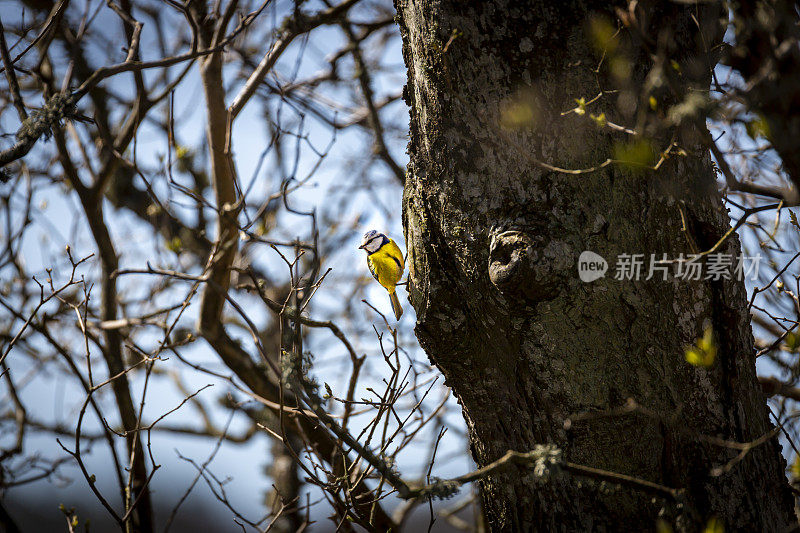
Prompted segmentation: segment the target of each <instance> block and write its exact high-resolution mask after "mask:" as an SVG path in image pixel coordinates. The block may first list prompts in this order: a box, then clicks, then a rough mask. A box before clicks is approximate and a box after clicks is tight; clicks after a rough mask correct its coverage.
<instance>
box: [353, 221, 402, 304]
mask: <svg viewBox="0 0 800 533" xmlns="http://www.w3.org/2000/svg"><path fill="white" fill-rule="evenodd" d="M359 248H360V249H361V250H364V251H365V252H367V266H368V267H369V271H370V272H371V273H372V277H373V278H375V279H376V280H377V281H378V283H380V284H381V285H383V288H384V289H386V290H387V291H389V301H390V302H392V311H394V316H395V318H396V319H397V320H400V317H401V316H402V315H403V308H402V307H401V306H400V300H398V299H397V293H395V286H396V285H397V283H398V282H399V281H400V279H401V278H402V277H403V272H404V271H405V261H404V259H403V252H401V251H400V247H399V246H397V243H395V242H394V241H393V240H392V239H390V238H389V237H387V236H386V235H384V234H383V233H380V232H379V231H375V230H370V231H368V232H366V233H365V234H364V238H363V239H361V246H359Z"/></svg>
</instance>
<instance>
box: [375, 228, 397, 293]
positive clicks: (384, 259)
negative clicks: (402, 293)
mask: <svg viewBox="0 0 800 533" xmlns="http://www.w3.org/2000/svg"><path fill="white" fill-rule="evenodd" d="M367 262H368V263H369V269H370V271H371V272H372V275H373V276H375V279H376V280H378V283H380V284H381V285H383V286H384V288H385V289H386V290H387V291H389V292H390V293H392V292H394V289H395V285H397V283H398V282H399V281H400V280H401V279H402V277H403V271H404V270H405V264H404V261H403V252H401V251H400V248H399V247H398V246H397V244H396V243H395V242H394V241H393V240H392V239H389V242H387V243H386V244H384V245H383V246H381V247H380V248H378V251H377V252H374V253H371V254H370V255H368V256H367Z"/></svg>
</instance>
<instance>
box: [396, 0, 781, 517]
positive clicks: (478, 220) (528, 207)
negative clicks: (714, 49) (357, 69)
mask: <svg viewBox="0 0 800 533" xmlns="http://www.w3.org/2000/svg"><path fill="white" fill-rule="evenodd" d="M397 2H398V4H397V8H398V14H399V17H398V19H399V22H400V27H401V32H402V37H403V53H404V58H405V62H406V66H407V67H408V84H407V87H406V90H405V98H406V101H407V103H408V104H409V106H410V107H411V132H410V143H409V153H410V158H411V161H410V163H409V167H408V176H407V179H406V184H405V192H404V205H403V209H404V212H403V215H404V225H405V231H406V243H407V246H408V261H407V262H408V265H409V270H410V280H411V283H410V284H409V292H410V299H411V303H412V304H413V306H414V308H415V309H416V311H417V318H418V322H417V326H416V333H417V337H418V338H419V341H420V343H421V345H422V346H423V348H424V349H425V351H426V352H427V353H428V355H429V357H430V359H431V360H432V361H433V362H434V363H435V364H436V365H437V366H438V367H439V368H440V369H441V371H442V372H443V374H444V375H445V377H446V379H447V383H448V385H449V386H450V387H452V390H453V393H454V394H455V395H456V397H457V398H458V400H459V402H460V403H461V405H462V407H463V414H464V418H465V420H466V422H467V426H468V428H469V434H470V443H471V451H472V454H473V457H474V459H475V461H476V462H477V464H478V465H479V466H483V465H486V464H488V463H490V462H492V461H494V460H497V459H498V458H500V457H501V456H502V455H503V454H504V453H505V452H507V451H508V450H515V451H523V452H524V451H529V450H532V449H534V447H535V446H536V445H537V444H551V445H554V446H556V447H558V448H559V449H560V450H561V452H562V454H563V460H564V461H569V462H571V463H576V464H580V465H584V466H588V467H594V468H597V469H604V470H607V471H612V472H617V473H622V474H626V475H628V476H633V477H635V478H638V479H640V480H646V481H649V482H652V483H656V484H658V485H662V486H664V487H668V488H673V489H683V496H678V497H676V498H672V497H665V496H664V494H663V493H661V494H657V495H656V496H654V494H653V493H652V492H648V491H647V490H642V487H636V486H634V485H631V484H621V485H619V486H617V485H615V484H608V483H605V482H601V481H600V479H601V478H604V476H599V477H597V476H594V477H592V476H588V475H578V474H576V473H574V471H572V470H570V469H562V470H559V471H558V472H555V473H553V474H552V475H551V476H549V478H547V479H542V477H541V476H537V475H535V474H534V471H533V470H534V469H533V468H531V467H529V466H525V465H515V466H511V467H510V468H508V469H506V470H501V471H499V472H498V473H496V474H494V475H492V476H489V477H488V478H486V479H484V480H483V482H482V483H481V489H482V498H483V505H484V508H485V510H486V513H487V518H488V521H489V524H490V527H491V529H492V530H493V531H531V530H565V531H566V530H568V531H590V530H591V531H594V530H604V529H611V530H619V529H622V530H641V531H647V530H652V529H653V528H654V527H655V524H656V521H657V520H658V519H659V518H661V519H662V520H664V521H665V522H666V523H668V524H670V525H671V526H672V527H675V528H676V529H678V530H693V531H694V530H697V527H698V525H704V524H706V522H707V520H708V519H709V518H710V517H712V516H715V517H717V518H719V519H720V520H722V522H723V523H724V524H725V526H726V528H727V529H728V530H750V531H781V530H784V529H785V528H786V527H788V526H790V525H791V524H794V523H796V520H795V517H794V515H793V510H792V498H791V495H790V493H789V489H788V484H787V483H786V479H785V476H784V467H785V462H784V460H783V459H782V457H781V456H780V449H779V444H778V442H777V436H776V437H775V438H770V439H766V442H764V443H762V444H760V445H759V446H757V447H754V448H753V449H751V450H750V451H749V453H746V454H745V456H744V459H743V460H741V461H740V462H738V463H735V464H734V463H730V461H732V460H733V459H734V458H736V456H737V455H738V454H739V450H738V449H733V448H731V447H726V446H722V445H720V443H719V442H712V441H711V439H708V438H705V437H714V438H717V439H725V440H729V441H737V442H749V441H753V440H755V439H758V438H759V437H762V436H764V435H766V434H768V433H770V432H771V431H773V427H772V425H771V424H770V422H769V419H768V411H767V407H766V402H765V399H764V396H763V394H762V392H761V390H760V389H759V386H758V382H757V379H756V374H755V357H754V349H753V338H752V333H751V330H750V325H749V317H748V312H747V301H746V294H745V288H744V284H743V282H742V281H740V280H735V279H734V280H725V279H722V280H718V281H711V280H697V281H689V280H682V279H670V280H667V281H661V278H660V277H658V276H659V274H656V276H657V277H656V278H654V279H651V280H650V281H644V277H646V274H647V271H646V267H645V271H644V274H645V275H643V276H642V279H641V280H639V281H633V280H616V279H613V276H611V275H606V277H605V278H602V279H599V280H597V281H594V282H592V283H584V282H582V281H580V279H579V278H578V275H577V264H578V257H579V255H580V254H581V252H582V251H584V250H591V251H594V252H596V253H598V254H600V255H601V256H603V257H604V258H605V259H606V260H608V261H609V263H610V264H611V269H612V270H613V269H614V266H615V261H616V258H617V257H618V256H619V255H620V254H634V253H637V254H638V253H641V254H645V257H646V258H647V259H648V260H649V258H650V254H651V253H653V254H656V256H657V258H658V259H661V257H662V254H664V253H666V254H668V256H669V257H670V258H677V257H679V254H681V253H683V254H688V253H692V252H693V251H694V250H708V249H709V248H711V246H713V245H714V244H715V243H716V242H717V240H719V239H720V238H721V237H722V236H723V235H724V233H725V232H726V231H727V229H728V228H729V218H728V215H727V212H726V210H725V208H724V207H723V205H722V203H721V200H720V197H719V194H718V192H717V190H716V183H715V175H714V171H713V167H712V165H711V161H710V158H709V155H708V151H707V150H705V149H703V148H702V144H701V139H702V136H701V133H702V132H701V131H698V130H697V128H696V127H685V126H684V127H681V128H680V129H677V128H675V129H673V131H667V132H663V131H662V132H661V133H658V132H656V133H654V134H653V135H652V136H651V138H652V142H653V144H654V145H656V146H657V148H658V150H661V149H664V148H665V147H666V146H667V145H668V144H669V141H670V139H671V138H673V136H674V138H675V139H676V141H677V143H678V145H679V146H680V147H681V148H683V149H684V150H685V151H686V152H687V154H686V155H685V156H676V155H673V156H671V157H669V158H668V159H666V160H665V161H664V162H663V164H662V165H661V166H660V168H659V169H658V170H657V171H644V172H641V171H640V172H634V171H632V170H631V169H630V168H626V167H624V166H621V165H608V166H605V167H603V168H601V169H600V170H597V171H595V172H590V173H584V174H580V175H570V174H566V173H564V172H558V171H554V170H552V169H551V170H547V169H546V166H545V165H542V164H541V163H540V162H546V163H549V164H551V165H555V166H557V167H560V168H567V169H570V168H571V169H578V168H586V167H591V166H594V165H596V164H598V163H601V162H602V161H604V160H605V159H606V158H609V157H612V153H613V151H614V146H615V145H616V144H617V143H620V142H627V141H629V140H630V139H631V138H632V137H631V136H629V135H627V134H622V133H619V132H614V131H612V130H610V129H608V128H599V127H597V126H596V125H595V124H594V123H593V121H591V120H590V119H589V117H588V113H587V114H586V115H585V116H582V115H579V114H577V113H572V114H568V115H566V116H563V117H562V116H561V113H562V112H563V111H567V110H569V109H571V108H574V107H575V105H576V104H575V99H577V98H585V99H586V100H587V101H588V100H590V99H591V98H592V97H594V96H595V95H597V94H598V92H600V88H606V89H608V88H609V87H611V85H610V84H611V82H612V80H610V78H609V76H610V74H609V75H606V74H604V72H606V69H605V68H603V69H600V73H599V74H598V73H596V72H595V69H596V68H597V65H598V63H600V58H601V54H599V53H598V52H597V49H596V47H593V45H592V42H591V40H590V39H589V37H587V28H588V27H589V26H590V24H589V22H590V20H591V19H592V17H595V16H597V15H599V13H596V12H595V11H594V10H593V9H592V8H591V7H587V6H586V3H584V2H564V3H560V2H543V1H534V0H530V1H527V2H518V1H508V0H493V1H488V2H467V1H462V0H436V1H434V0H397ZM708 9H715V8H709V7H703V8H702V9H701V8H699V7H698V6H695V5H693V6H685V7H684V6H679V5H677V4H672V3H663V5H660V6H659V7H658V8H657V9H650V10H649V11H648V13H650V14H651V16H650V18H649V20H647V21H643V22H642V24H643V25H644V30H645V34H646V33H647V32H650V35H652V37H653V40H656V37H657V35H658V33H659V31H660V30H661V29H664V28H668V29H670V31H671V36H670V40H668V41H667V45H665V46H667V48H668V49H667V52H668V54H670V55H669V57H668V59H671V58H674V59H676V60H677V61H679V67H682V68H683V70H684V75H683V78H681V79H682V80H683V83H685V84H686V86H687V87H688V88H695V89H697V88H699V89H700V90H707V88H708V86H709V81H708V76H709V68H708V65H709V63H707V62H706V63H699V62H698V60H697V58H694V57H692V52H691V51H692V50H697V49H698V47H699V46H700V43H701V42H702V43H706V44H705V46H706V47H708V45H707V43H709V42H713V39H714V38H715V37H716V36H715V35H714V33H715V32H714V31H707V32H706V34H705V35H702V36H700V35H699V30H698V27H697V24H695V22H694V21H693V20H692V15H695V18H697V19H698V20H699V21H700V23H701V24H704V26H703V28H704V29H706V28H713V27H714V26H713V25H709V26H705V24H706V22H705V21H711V22H714V21H715V20H716V19H715V18H714V17H715V16H717V15H718V13H714V12H708V11H707V10H708ZM603 16H605V17H606V18H609V17H610V13H609V12H606V13H605V14H604V15H603ZM626 35H627V37H626ZM701 37H702V38H701ZM620 38H621V39H623V40H625V39H627V41H625V42H627V43H628V44H629V45H630V46H631V48H630V50H633V51H634V53H632V55H631V61H632V63H631V65H630V66H631V68H630V74H629V76H628V83H629V84H631V87H632V88H633V89H635V90H636V91H634V92H631V91H627V92H625V91H621V92H615V93H612V94H606V95H604V96H603V97H602V98H601V99H600V100H599V101H598V102H597V103H596V104H595V106H596V107H595V108H594V109H596V110H597V112H598V113H599V112H605V114H606V116H607V117H608V119H609V120H613V121H614V122H619V123H624V124H630V123H632V122H634V121H635V117H636V116H637V110H638V109H641V106H637V98H639V94H640V92H641V91H642V90H643V88H644V87H645V84H646V83H650V84H651V85H652V83H653V80H652V79H651V78H647V74H648V66H647V64H648V63H649V62H650V59H649V58H650V56H649V55H646V54H645V52H644V51H642V50H643V49H642V47H641V46H639V47H637V46H635V45H636V43H635V42H634V38H633V37H632V36H630V34H628V33H626V32H624V31H623V32H622V36H621V37H620ZM662 41H663V39H659V40H658V44H659V45H660V46H661V45H662ZM606 60H608V57H607V58H606ZM667 64H668V65H669V63H667ZM698 64H700V65H701V66H702V67H704V68H697V66H698ZM691 67H695V68H694V70H692V68H691ZM643 101H644V102H648V100H647V99H646V98H645V99H644V100H643ZM519 116H523V117H527V118H528V119H530V121H532V122H533V123H534V127H533V128H530V129H526V130H514V131H509V130H507V129H503V128H502V127H501V124H505V123H509V122H511V123H513V122H514V121H515V120H518V118H519ZM700 124H701V127H702V120H701V121H700ZM626 135H627V136H626ZM636 138H638V137H636ZM684 220H685V226H686V229H685V231H684V230H683V229H682V228H683V227H684V224H683V221H684ZM718 251H719V252H721V253H724V254H732V255H734V256H738V255H739V253H740V244H739V241H738V239H737V238H736V237H735V236H734V237H732V238H730V239H728V240H727V241H726V242H725V244H724V245H723V246H722V247H721V248H720V249H719V250H718ZM645 264H647V262H646V263H645ZM609 274H611V273H609ZM707 327H712V328H713V332H714V335H715V341H716V346H717V348H718V353H717V357H716V362H715V364H714V365H713V366H712V367H710V368H702V367H695V366H692V365H690V364H688V363H687V362H686V360H685V353H686V347H687V346H690V345H691V344H692V343H694V342H695V341H696V340H697V339H698V338H699V337H701V336H702V335H703V332H704V330H705V329H706V328H707ZM629 399H633V400H634V401H635V405H636V406H640V407H635V406H634V407H632V405H633V404H632V403H630V402H629ZM626 406H627V407H626ZM579 414H580V415H581V416H576V415H579ZM720 467H721V468H720ZM715 468H716V469H717V470H715ZM640 485H641V484H640Z"/></svg>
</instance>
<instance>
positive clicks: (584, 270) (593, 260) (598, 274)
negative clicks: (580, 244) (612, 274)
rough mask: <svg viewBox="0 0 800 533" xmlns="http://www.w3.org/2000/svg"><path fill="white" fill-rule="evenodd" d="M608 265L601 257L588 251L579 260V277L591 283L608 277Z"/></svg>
mask: <svg viewBox="0 0 800 533" xmlns="http://www.w3.org/2000/svg"><path fill="white" fill-rule="evenodd" d="M607 270H608V263H607V262H606V260H605V259H603V258H602V257H601V256H600V255H598V254H596V253H594V252H590V251H589V250H586V251H585V252H581V255H580V257H579V258H578V277H579V278H581V281H583V282H586V283H590V282H592V281H595V280H597V279H600V278H602V277H604V276H605V275H606V271H607Z"/></svg>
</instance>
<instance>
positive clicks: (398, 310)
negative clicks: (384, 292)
mask: <svg viewBox="0 0 800 533" xmlns="http://www.w3.org/2000/svg"><path fill="white" fill-rule="evenodd" d="M389 301H391V302H392V311H394V317H395V318H396V319H397V320H400V317H401V316H403V308H402V307H401V306H400V300H398V299H397V293H396V292H390V293H389Z"/></svg>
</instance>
